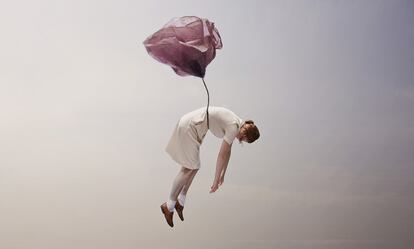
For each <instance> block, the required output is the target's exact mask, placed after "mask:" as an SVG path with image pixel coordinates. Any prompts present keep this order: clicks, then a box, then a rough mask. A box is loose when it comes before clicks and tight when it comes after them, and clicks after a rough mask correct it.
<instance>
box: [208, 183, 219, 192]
mask: <svg viewBox="0 0 414 249" xmlns="http://www.w3.org/2000/svg"><path fill="white" fill-rule="evenodd" d="M218 188H219V183H218V181H216V180H214V182H213V185H212V186H211V189H210V194H211V193H214V192H216V191H217V189H218Z"/></svg>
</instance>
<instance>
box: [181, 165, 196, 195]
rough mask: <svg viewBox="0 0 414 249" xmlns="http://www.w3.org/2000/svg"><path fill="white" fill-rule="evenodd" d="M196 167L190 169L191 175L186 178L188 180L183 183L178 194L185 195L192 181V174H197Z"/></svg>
mask: <svg viewBox="0 0 414 249" xmlns="http://www.w3.org/2000/svg"><path fill="white" fill-rule="evenodd" d="M197 172H198V169H194V170H191V176H190V177H189V178H188V181H187V182H186V183H185V185H184V186H183V188H182V189H181V192H180V194H182V195H187V192H188V189H189V188H190V185H191V183H192V182H193V179H194V176H195V175H196V174H197Z"/></svg>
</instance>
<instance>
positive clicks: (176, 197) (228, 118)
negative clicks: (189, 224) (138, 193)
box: [161, 106, 260, 227]
mask: <svg viewBox="0 0 414 249" xmlns="http://www.w3.org/2000/svg"><path fill="white" fill-rule="evenodd" d="M208 110H209V115H208V119H207V115H206V108H205V107H203V108H200V109H197V110H195V111H192V112H190V113H187V114H185V115H184V116H183V117H182V118H181V119H180V120H179V121H178V123H177V126H176V127H175V130H174V132H173V135H172V136H171V139H170V141H169V143H168V145H167V148H166V151H167V153H168V154H169V155H170V156H171V157H172V159H174V161H176V162H177V163H178V164H179V165H181V166H182V167H181V169H180V171H179V172H178V175H177V176H176V177H175V179H174V182H173V184H172V189H171V192H170V196H169V198H168V200H167V202H164V203H163V204H162V205H161V211H162V213H163V214H164V216H165V219H166V221H167V223H168V225H170V226H171V227H173V226H174V224H173V215H174V209H175V210H177V213H178V216H179V217H180V219H181V220H184V217H183V209H184V203H185V198H186V194H187V191H188V188H189V187H190V185H191V182H192V181H193V178H194V176H195V175H196V174H197V171H198V169H200V145H201V143H202V141H203V139H204V136H205V135H206V133H207V131H208V130H210V132H211V133H213V135H214V136H216V137H218V138H223V142H222V144H221V148H220V152H219V154H218V157H217V163H216V173H215V177H214V181H213V185H212V186H211V189H210V193H214V192H215V191H216V190H217V189H218V188H219V187H220V186H221V185H222V184H223V182H224V175H225V173H226V169H227V165H228V163H229V159H230V154H231V146H232V143H233V140H234V139H235V138H237V139H238V140H239V142H240V143H241V142H242V141H244V142H248V143H252V142H254V141H255V140H256V139H258V138H259V136H260V133H259V130H258V128H257V127H256V125H255V124H254V122H253V121H252V120H247V121H245V122H243V121H242V119H241V118H239V117H238V116H237V115H236V114H234V113H233V112H232V111H230V110H228V109H226V108H223V107H214V106H210V107H209V109H208Z"/></svg>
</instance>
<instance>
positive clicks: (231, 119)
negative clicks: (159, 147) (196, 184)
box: [165, 106, 242, 169]
mask: <svg viewBox="0 0 414 249" xmlns="http://www.w3.org/2000/svg"><path fill="white" fill-rule="evenodd" d="M208 112H209V127H210V129H208V128H207V115H206V107H202V108H199V109H197V110H194V111H192V112H189V113H187V114H185V115H184V116H182V117H181V119H180V120H179V121H178V123H177V125H176V127H175V129H174V132H173V134H172V136H171V138H170V141H169V142H168V145H167V147H166V149H165V150H166V152H167V153H168V154H169V155H170V156H171V158H172V159H173V160H174V161H176V162H177V163H178V164H180V165H181V166H183V167H186V168H189V169H199V168H200V145H201V144H202V142H203V139H204V137H205V135H206V134H207V131H208V130H210V132H211V133H212V134H213V135H214V136H216V137H218V138H223V139H224V140H225V141H226V142H227V143H228V144H231V143H233V140H234V139H235V138H236V136H237V134H238V132H239V130H240V127H241V125H242V119H241V118H239V117H238V116H237V115H236V114H234V113H233V112H232V111H230V110H228V109H226V108H223V107H215V106H210V107H209V108H208Z"/></svg>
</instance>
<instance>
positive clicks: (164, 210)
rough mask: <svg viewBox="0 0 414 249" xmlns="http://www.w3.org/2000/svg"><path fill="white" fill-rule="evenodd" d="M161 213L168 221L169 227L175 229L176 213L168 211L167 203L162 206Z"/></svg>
mask: <svg viewBox="0 0 414 249" xmlns="http://www.w3.org/2000/svg"><path fill="white" fill-rule="evenodd" d="M161 212H162V213H163V214H164V217H165V220H166V221H167V223H168V225H170V227H173V226H174V223H173V215H174V212H170V210H168V207H167V203H166V202H164V203H163V204H162V205H161Z"/></svg>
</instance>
